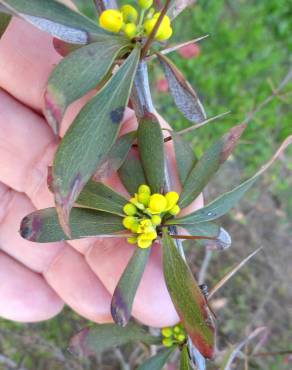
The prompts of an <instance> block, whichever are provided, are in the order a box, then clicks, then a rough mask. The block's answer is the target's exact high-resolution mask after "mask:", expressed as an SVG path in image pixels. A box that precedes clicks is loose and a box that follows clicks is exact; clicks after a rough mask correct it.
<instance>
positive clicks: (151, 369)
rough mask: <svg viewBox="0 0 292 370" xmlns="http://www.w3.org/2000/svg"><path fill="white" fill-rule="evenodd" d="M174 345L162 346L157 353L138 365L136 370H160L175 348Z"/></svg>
mask: <svg viewBox="0 0 292 370" xmlns="http://www.w3.org/2000/svg"><path fill="white" fill-rule="evenodd" d="M175 348H176V347H175V346H173V347H170V348H164V349H163V350H161V351H160V352H158V353H157V355H155V356H152V357H150V358H149V359H148V360H147V361H145V362H144V363H143V364H142V365H140V366H138V368H137V370H161V369H162V368H163V366H164V365H165V364H166V363H167V360H168V359H169V357H170V355H171V354H172V353H173V351H174V350H175Z"/></svg>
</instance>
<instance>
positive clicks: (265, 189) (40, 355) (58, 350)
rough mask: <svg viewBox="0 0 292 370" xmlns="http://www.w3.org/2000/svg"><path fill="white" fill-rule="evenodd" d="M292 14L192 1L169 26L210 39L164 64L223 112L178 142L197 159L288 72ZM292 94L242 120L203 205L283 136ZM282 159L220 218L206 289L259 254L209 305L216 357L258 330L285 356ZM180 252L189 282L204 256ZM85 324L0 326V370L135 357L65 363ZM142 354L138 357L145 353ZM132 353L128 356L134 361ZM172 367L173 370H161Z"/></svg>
mask: <svg viewBox="0 0 292 370" xmlns="http://www.w3.org/2000/svg"><path fill="white" fill-rule="evenodd" d="M291 16H292V4H291V2H289V1H287V0H269V1H256V0H238V1H231V0H230V1H228V0H216V1H211V0H204V1H203V0H202V1H200V0H199V1H197V4H196V5H195V6H193V7H192V8H191V9H188V10H186V11H185V12H184V13H183V14H182V15H181V16H180V17H179V18H177V20H176V21H175V32H174V37H173V39H172V42H175V41H187V40H189V39H192V38H194V37H199V36H203V35H205V34H208V35H209V37H208V38H207V39H205V40H203V41H201V42H200V43H199V45H198V48H197V53H196V55H195V56H193V57H192V58H188V59H186V58H183V57H182V56H181V55H179V54H178V53H172V54H171V56H170V57H171V59H172V60H173V61H174V62H175V63H176V65H177V66H178V67H179V68H180V69H181V70H182V71H183V73H184V74H185V76H186V77H187V79H188V80H189V82H190V83H191V84H192V85H193V86H194V87H195V89H196V91H197V92H198V93H199V95H200V97H201V99H202V102H203V104H204V106H205V109H206V112H207V115H208V117H211V116H214V115H217V114H219V113H222V112H225V111H231V113H230V114H228V115H226V116H225V117H224V118H221V119H219V120H217V121H214V122H212V123H210V124H208V125H206V126H204V127H202V128H200V129H198V130H196V131H194V132H192V134H188V135H187V137H188V139H189V140H190V141H191V143H192V145H193V148H194V151H195V152H196V154H198V155H201V153H202V152H203V151H204V150H205V149H206V147H208V145H209V143H210V142H211V141H213V140H214V139H215V138H217V137H218V136H219V135H220V134H222V133H223V132H225V131H227V130H228V128H229V127H231V126H233V125H234V124H236V123H239V122H241V121H242V120H243V119H244V118H245V117H246V115H247V114H248V113H249V112H250V111H251V110H252V109H253V108H254V106H255V105H257V104H259V103H260V102H261V101H263V100H264V99H265V98H266V97H268V96H269V95H271V92H272V89H271V86H274V87H277V86H278V84H279V82H280V81H281V80H282V79H283V78H284V76H285V75H286V74H287V72H288V70H289V68H291V61H292V60H291V59H292V58H291V50H292V38H291V35H292V22H291V19H292V17H291ZM150 72H151V84H152V87H153V91H154V93H153V95H154V100H155V103H156V106H157V109H158V111H159V112H160V113H161V114H162V115H163V116H164V117H165V118H166V119H167V120H168V121H169V122H170V123H171V125H172V126H173V127H174V128H175V129H181V128H184V127H187V126H188V123H187V122H186V120H185V119H184V118H183V117H182V115H181V114H180V113H179V112H178V111H177V110H176V109H175V107H174V105H173V103H172V101H171V98H170V97H169V96H168V94H167V93H166V92H161V91H159V90H161V87H160V86H161V80H162V79H163V75H162V70H161V69H160V67H159V66H158V65H157V63H155V66H152V67H151V70H150ZM291 91H292V86H291V84H290V85H287V86H286V88H285V89H284V90H283V93H282V94H281V97H280V98H275V99H274V100H273V101H272V102H271V103H270V104H269V105H267V106H266V107H265V108H264V109H262V110H261V111H260V112H259V113H258V114H257V115H256V116H255V117H254V119H253V120H252V121H251V122H250V124H249V127H248V128H247V130H246V132H245V134H244V136H243V138H242V140H241V142H240V145H239V146H238V148H237V150H236V151H235V154H234V155H233V156H232V157H231V159H230V160H229V161H228V162H227V163H226V165H224V169H223V171H222V172H221V173H220V174H218V175H217V176H216V178H215V179H214V181H213V182H212V184H211V185H210V186H209V187H208V188H207V189H206V194H205V196H206V199H207V200H209V199H212V198H214V196H216V195H217V194H219V192H222V191H224V190H228V189H230V188H231V187H232V186H233V185H235V184H237V183H239V182H240V180H241V179H244V178H246V177H247V176H249V175H251V174H252V173H253V172H254V171H255V170H256V168H258V167H259V166H260V165H261V164H262V163H263V162H265V161H266V160H267V159H268V158H269V156H271V154H272V153H273V152H274V151H275V149H276V148H277V147H278V145H279V143H280V142H281V140H283V139H284V138H285V137H286V136H287V135H288V134H291V133H292V129H291V127H292V126H291V125H292V123H291V118H292V115H291V109H290V108H291ZM289 109H290V110H289ZM291 153H292V151H291V148H290V150H287V151H286V154H285V156H282V158H281V159H280V161H278V163H277V164H276V165H274V166H273V168H272V169H271V170H269V171H268V173H267V174H266V175H264V177H263V178H262V179H261V180H260V182H258V183H257V185H256V186H255V187H253V190H251V191H250V192H249V194H248V196H247V197H246V198H245V199H244V200H243V201H242V202H241V203H240V205H239V206H238V207H237V208H236V209H234V210H233V211H232V213H231V214H230V215H229V216H228V217H225V218H224V219H223V224H224V226H225V227H226V228H227V230H228V231H229V232H230V234H231V235H232V238H233V246H232V248H231V250H230V251H229V252H225V253H220V254H218V253H215V252H213V254H212V255H211V260H210V263H209V269H208V272H207V274H206V281H207V282H208V284H210V285H211V286H212V285H213V284H214V283H216V281H218V280H219V279H220V277H222V276H223V275H224V273H225V272H226V271H227V270H228V269H229V268H230V267H231V266H232V265H233V264H234V263H236V262H239V261H240V260H241V259H243V258H244V257H245V256H247V255H248V254H249V253H250V252H251V251H253V250H254V249H256V248H257V247H260V246H262V247H263V251H262V252H261V253H260V254H259V255H258V256H257V257H255V258H254V259H253V260H252V261H251V262H250V263H249V264H248V265H247V266H246V267H245V268H244V269H243V270H242V271H241V272H240V273H239V274H237V275H236V277H235V278H234V279H232V280H231V281H230V282H229V283H228V284H227V285H226V286H225V287H224V288H223V289H222V291H220V292H219V293H218V294H217V295H216V297H215V299H214V301H213V305H214V309H215V310H216V313H217V315H218V327H219V333H218V337H219V343H218V345H219V348H220V349H224V348H228V346H229V345H230V344H231V343H236V342H237V341H240V340H241V339H242V338H244V336H245V335H246V333H247V332H249V331H250V330H252V329H254V328H255V327H257V326H260V325H265V326H267V328H268V334H267V338H266V341H265V342H264V343H263V345H262V348H261V351H262V352H266V351H280V350H287V349H290V350H292V330H291V329H292V328H291V322H292V316H291V297H292V284H291V281H292V276H291V257H292V252H291V247H292V244H291V236H292V235H291V234H292V233H291V218H292V180H291V179H292V176H291V174H292V161H291ZM289 158H290V160H289ZM289 222H290V224H289ZM187 250H188V253H189V256H190V261H191V267H192V269H193V271H194V273H195V274H197V273H198V271H199V267H200V265H201V263H202V260H203V259H204V250H203V248H200V247H195V246H193V245H188V246H187ZM289 305H290V311H289ZM85 325H88V323H87V322H86V321H85V320H84V319H82V318H80V317H78V316H77V315H76V314H74V313H72V311H71V310H70V309H69V308H66V309H65V310H64V311H63V313H62V314H61V315H59V316H58V317H56V318H55V319H53V320H50V321H48V322H44V323H39V324H25V325H23V324H16V323H11V322H8V321H5V320H3V319H0V370H10V369H22V370H24V369H32V370H46V369H48V370H58V369H70V370H73V369H78V370H79V369H80V370H81V369H104V370H106V369H113V370H114V369H123V365H122V362H121V355H122V356H124V357H125V358H126V360H128V359H130V360H131V361H132V362H133V361H134V362H135V358H134V359H133V358H132V359H131V358H130V357H131V354H132V357H133V352H135V351H136V352H137V348H136V347H137V346H135V347H125V348H123V349H122V351H121V352H119V353H117V352H108V353H105V354H104V355H103V356H101V357H100V358H98V359H92V360H90V361H87V360H86V361H85V360H81V359H76V358H74V357H73V356H71V355H70V354H69V353H68V352H67V351H66V346H67V343H68V339H69V338H70V336H72V334H74V333H76V331H78V330H79V329H81V328H82V327H84V326H85ZM289 326H290V327H289ZM141 351H142V353H143V351H144V352H145V355H147V353H146V352H147V351H146V349H145V348H141ZM141 351H140V352H137V354H139V355H141ZM134 357H135V356H134ZM132 362H131V363H132ZM131 366H132V365H131ZM131 366H130V369H132V368H134V367H131ZM244 366H247V365H246V364H245V365H244V363H243V362H240V361H239V362H237V365H236V367H235V369H245V370H246V369H265V370H282V369H283V370H285V369H287V370H288V369H291V366H292V365H291V362H289V358H288V357H285V356H267V357H258V358H254V359H251V360H250V361H249V364H248V367H244ZM175 368H176V367H175V365H174V366H173V367H170V368H169V369H175ZM214 368H215V369H216V366H215V367H214Z"/></svg>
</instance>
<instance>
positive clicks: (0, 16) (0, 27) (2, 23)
mask: <svg viewBox="0 0 292 370" xmlns="http://www.w3.org/2000/svg"><path fill="white" fill-rule="evenodd" d="M10 20H11V15H9V14H5V13H0V38H1V37H2V35H3V33H4V32H5V31H6V28H7V27H8V25H9V22H10Z"/></svg>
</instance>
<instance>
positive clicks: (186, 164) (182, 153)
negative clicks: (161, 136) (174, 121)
mask: <svg viewBox="0 0 292 370" xmlns="http://www.w3.org/2000/svg"><path fill="white" fill-rule="evenodd" d="M171 137H172V140H173V143H174V152H175V159H176V166H177V170H178V176H179V179H180V183H181V185H184V183H185V181H186V179H187V177H188V175H189V173H190V172H191V170H192V168H193V167H194V166H195V164H196V163H197V159H196V157H195V154H194V152H193V149H192V148H191V146H190V144H189V143H188V142H187V141H186V140H184V139H183V138H182V136H181V135H179V134H177V133H175V132H174V131H171Z"/></svg>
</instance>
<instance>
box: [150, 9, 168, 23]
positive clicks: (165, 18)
mask: <svg viewBox="0 0 292 370" xmlns="http://www.w3.org/2000/svg"><path fill="white" fill-rule="evenodd" d="M159 17H160V12H157V13H155V14H154V15H153V18H154V19H156V20H157V19H158V18H159ZM161 24H163V25H165V26H170V18H169V16H167V15H165V16H164V17H163V18H162V22H161Z"/></svg>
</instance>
